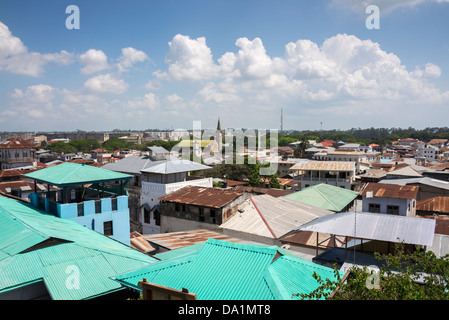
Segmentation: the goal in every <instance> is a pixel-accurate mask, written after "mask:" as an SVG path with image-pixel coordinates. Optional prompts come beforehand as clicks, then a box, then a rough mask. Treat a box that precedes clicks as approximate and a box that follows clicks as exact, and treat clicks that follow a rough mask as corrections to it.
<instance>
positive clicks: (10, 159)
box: [0, 157, 34, 163]
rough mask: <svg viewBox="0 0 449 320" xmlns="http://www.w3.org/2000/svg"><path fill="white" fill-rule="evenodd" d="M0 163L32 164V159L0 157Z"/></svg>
mask: <svg viewBox="0 0 449 320" xmlns="http://www.w3.org/2000/svg"><path fill="white" fill-rule="evenodd" d="M0 161H2V162H6V163H20V162H33V161H34V158H32V157H26V158H15V157H0Z"/></svg>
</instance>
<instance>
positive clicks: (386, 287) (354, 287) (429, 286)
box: [297, 244, 449, 300]
mask: <svg viewBox="0 0 449 320" xmlns="http://www.w3.org/2000/svg"><path fill="white" fill-rule="evenodd" d="M375 255H376V258H377V259H378V260H383V264H382V266H381V267H380V269H379V271H378V273H376V272H373V271H371V272H370V271H368V269H367V267H364V268H360V267H355V266H354V267H352V268H351V269H350V276H349V277H348V279H347V280H346V281H345V282H343V283H341V277H340V275H339V274H338V272H337V268H336V267H335V268H334V270H335V273H336V280H334V281H332V280H329V279H326V280H323V279H321V278H320V277H319V276H318V275H316V274H314V278H315V279H316V280H317V282H318V285H319V286H318V288H317V289H316V290H314V291H312V292H311V293H309V294H297V296H301V297H302V298H303V299H320V298H324V299H327V298H329V295H330V294H331V292H333V291H334V290H335V289H336V288H337V287H338V290H336V292H335V295H334V297H333V299H335V300H448V299H449V255H446V256H445V257H442V258H437V257H436V256H435V254H434V253H433V252H430V251H429V252H424V251H422V250H420V249H417V250H416V251H415V252H413V253H406V252H405V251H404V248H403V246H402V244H399V245H397V247H396V253H395V254H391V253H390V254H388V255H380V254H375Z"/></svg>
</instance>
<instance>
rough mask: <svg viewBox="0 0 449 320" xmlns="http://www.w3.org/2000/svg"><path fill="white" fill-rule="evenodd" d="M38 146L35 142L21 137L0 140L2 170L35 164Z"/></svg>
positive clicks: (0, 168) (0, 165) (0, 164)
mask: <svg viewBox="0 0 449 320" xmlns="http://www.w3.org/2000/svg"><path fill="white" fill-rule="evenodd" d="M36 148H37V146H36V145H35V144H34V143H31V142H28V141H26V140H23V139H20V138H11V139H7V140H4V141H0V170H3V169H14V168H21V167H30V166H35V165H36Z"/></svg>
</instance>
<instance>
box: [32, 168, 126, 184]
mask: <svg viewBox="0 0 449 320" xmlns="http://www.w3.org/2000/svg"><path fill="white" fill-rule="evenodd" d="M24 176H25V177H27V178H31V179H34V180H37V181H39V182H43V183H48V184H50V185H54V186H59V187H64V186H70V185H81V184H88V183H96V182H106V181H118V180H126V179H131V178H132V176H131V175H128V174H124V173H121V172H115V171H111V170H107V169H103V168H97V167H93V166H89V165H85V164H79V163H71V162H64V163H62V164H59V165H56V166H52V167H49V168H45V169H41V170H37V171H34V172H31V173H27V174H25V175H24Z"/></svg>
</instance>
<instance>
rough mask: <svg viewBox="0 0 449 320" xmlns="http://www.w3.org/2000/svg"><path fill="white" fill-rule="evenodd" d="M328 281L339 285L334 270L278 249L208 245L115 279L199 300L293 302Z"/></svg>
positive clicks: (214, 242)
mask: <svg viewBox="0 0 449 320" xmlns="http://www.w3.org/2000/svg"><path fill="white" fill-rule="evenodd" d="M314 272H316V273H317V274H319V275H320V276H321V277H322V278H323V279H327V278H331V279H332V280H333V279H334V274H333V269H331V268H327V267H324V266H321V265H317V264H315V263H312V262H310V261H307V260H305V259H302V258H299V257H295V256H293V255H291V254H290V253H288V252H286V251H285V250H283V249H281V248H279V247H276V246H261V245H249V244H241V243H232V242H227V241H221V240H216V239H209V240H207V242H206V243H205V244H204V245H203V246H202V247H201V249H200V250H194V251H193V252H191V253H188V254H184V255H181V256H179V257H173V258H171V259H168V260H165V261H160V262H158V263H156V264H154V265H149V266H148V267H144V268H141V269H140V270H136V271H133V272H129V273H127V274H123V275H120V276H116V277H115V279H116V280H117V281H119V282H120V283H122V284H123V285H124V286H127V287H130V288H133V289H136V290H140V288H139V286H138V282H139V281H140V280H142V279H143V278H146V279H147V281H148V282H150V283H155V284H158V285H162V286H166V287H170V288H173V289H177V290H181V289H182V288H187V289H188V290H189V292H192V293H195V294H196V295H197V299H198V300H292V299H295V298H296V299H300V298H299V297H295V296H293V294H295V293H310V292H311V291H312V290H314V289H315V288H317V286H318V283H317V281H316V280H315V279H314V278H313V273H314Z"/></svg>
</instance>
